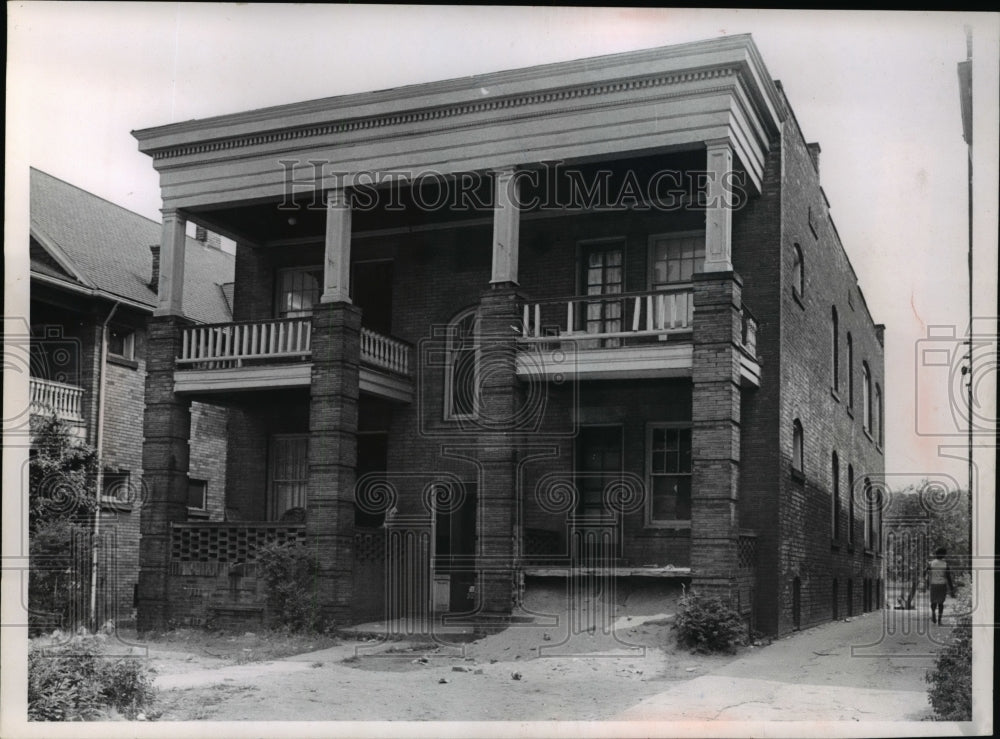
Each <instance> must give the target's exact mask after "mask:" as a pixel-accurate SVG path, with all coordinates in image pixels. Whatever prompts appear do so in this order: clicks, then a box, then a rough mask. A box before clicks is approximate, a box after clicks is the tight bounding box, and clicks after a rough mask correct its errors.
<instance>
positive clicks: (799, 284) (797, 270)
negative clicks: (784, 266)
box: [792, 244, 806, 298]
mask: <svg viewBox="0 0 1000 739" xmlns="http://www.w3.org/2000/svg"><path fill="white" fill-rule="evenodd" d="M792 251H793V258H794V261H793V262H792V293H793V294H794V295H795V297H797V298H801V297H802V296H803V295H804V294H805V286H806V274H805V265H804V264H803V259H802V247H800V246H799V245H798V244H793V246H792Z"/></svg>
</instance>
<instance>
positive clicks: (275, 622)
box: [257, 543, 323, 631]
mask: <svg viewBox="0 0 1000 739" xmlns="http://www.w3.org/2000/svg"><path fill="white" fill-rule="evenodd" d="M257 566H258V567H259V568H260V572H261V575H262V577H263V579H264V584H265V586H266V587H267V606H268V617H269V619H270V621H271V625H272V626H278V627H283V628H286V629H288V630H289V631H318V630H320V628H321V627H322V626H323V623H322V619H321V616H320V610H319V604H318V602H317V599H316V570H317V567H316V560H315V558H314V557H313V555H312V553H311V552H310V551H309V549H308V548H307V547H306V546H304V545H302V544H287V543H286V544H278V543H273V544H268V545H266V546H263V547H261V548H260V549H258V550H257Z"/></svg>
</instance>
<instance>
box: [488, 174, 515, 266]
mask: <svg viewBox="0 0 1000 739" xmlns="http://www.w3.org/2000/svg"><path fill="white" fill-rule="evenodd" d="M515 175H516V172H515V170H514V169H503V170H500V171H498V172H496V173H495V175H494V181H495V184H496V204H495V205H494V210H493V275H492V277H491V278H490V283H491V284H494V285H496V284H503V283H511V284H513V285H516V284H517V251H518V236H519V234H520V227H521V211H520V206H519V203H520V199H519V196H518V190H519V188H520V184H519V182H518V180H517V177H516V176H515Z"/></svg>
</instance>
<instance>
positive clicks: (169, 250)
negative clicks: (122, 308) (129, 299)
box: [154, 209, 187, 316]
mask: <svg viewBox="0 0 1000 739" xmlns="http://www.w3.org/2000/svg"><path fill="white" fill-rule="evenodd" d="M161 212H162V213H163V234H162V236H161V237H160V281H159V285H158V287H157V297H158V303H157V306H156V310H155V311H154V315H157V316H182V315H184V247H185V246H186V245H187V242H186V238H187V237H186V236H185V233H184V232H185V229H186V228H187V221H186V220H184V218H182V217H181V215H180V213H178V212H177V211H176V210H173V209H164V210H163V211H161Z"/></svg>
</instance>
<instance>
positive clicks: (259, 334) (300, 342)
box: [177, 318, 312, 366]
mask: <svg viewBox="0 0 1000 739" xmlns="http://www.w3.org/2000/svg"><path fill="white" fill-rule="evenodd" d="M311 339H312V319H310V318H288V319H282V320H274V321H256V322H251V323H218V324H209V325H205V326H192V327H191V328H187V329H184V332H183V334H182V338H181V355H180V356H179V357H178V358H177V364H178V365H193V364H203V363H213V365H214V366H239V365H240V364H242V362H243V361H244V360H250V359H254V360H256V359H291V358H297V357H307V356H309V354H310V352H311V351H312V349H311Z"/></svg>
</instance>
